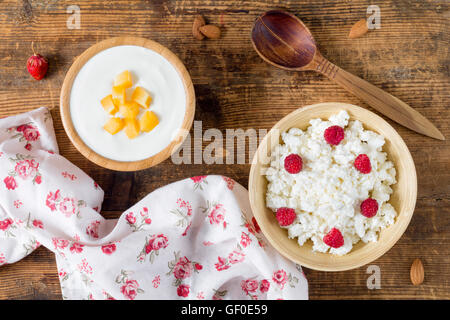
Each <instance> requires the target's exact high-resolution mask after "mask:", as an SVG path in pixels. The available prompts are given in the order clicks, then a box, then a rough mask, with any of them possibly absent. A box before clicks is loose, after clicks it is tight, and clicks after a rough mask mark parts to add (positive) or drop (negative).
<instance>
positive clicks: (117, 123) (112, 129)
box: [103, 118, 125, 135]
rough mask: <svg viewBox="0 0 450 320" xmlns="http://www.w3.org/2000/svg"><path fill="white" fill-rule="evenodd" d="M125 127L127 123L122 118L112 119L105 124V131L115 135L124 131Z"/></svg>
mask: <svg viewBox="0 0 450 320" xmlns="http://www.w3.org/2000/svg"><path fill="white" fill-rule="evenodd" d="M124 126H125V121H124V120H123V119H122V118H111V119H109V120H108V122H106V123H105V125H104V126H103V129H105V130H106V131H108V132H109V133H110V134H113V135H114V134H116V133H117V132H119V131H120V130H122V129H123V127H124Z"/></svg>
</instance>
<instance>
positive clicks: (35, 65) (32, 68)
mask: <svg viewBox="0 0 450 320" xmlns="http://www.w3.org/2000/svg"><path fill="white" fill-rule="evenodd" d="M33 52H34V50H33ZM47 69H48V61H47V59H45V58H44V57H43V56H41V55H40V54H36V53H34V54H33V55H32V56H31V57H30V58H28V61H27V70H28V72H29V73H30V74H31V76H32V77H33V78H35V79H36V80H41V79H42V78H43V77H44V76H45V74H46V73H47Z"/></svg>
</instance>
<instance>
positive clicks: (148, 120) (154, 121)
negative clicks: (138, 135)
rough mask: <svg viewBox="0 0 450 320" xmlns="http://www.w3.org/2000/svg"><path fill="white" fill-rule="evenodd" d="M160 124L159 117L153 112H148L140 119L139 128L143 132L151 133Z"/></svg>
mask: <svg viewBox="0 0 450 320" xmlns="http://www.w3.org/2000/svg"><path fill="white" fill-rule="evenodd" d="M158 123H159V119H158V116H157V115H156V114H155V113H154V112H153V111H146V112H145V113H144V115H143V116H142V117H141V118H140V119H139V126H140V129H141V131H145V132H149V131H151V130H153V128H154V127H156V126H157V125H158Z"/></svg>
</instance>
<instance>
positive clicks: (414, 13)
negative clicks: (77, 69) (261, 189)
mask: <svg viewBox="0 0 450 320" xmlns="http://www.w3.org/2000/svg"><path fill="white" fill-rule="evenodd" d="M73 4H76V5H78V6H79V7H80V9H81V28H80V29H68V28H67V27H66V21H67V19H68V17H69V14H68V13H67V12H66V8H67V7H68V6H69V5H73ZM370 4H373V1H369V0H357V1H356V0H352V1H350V0H344V1H326V2H325V1H312V0H301V1H300V0H299V1H238V0H233V1H168V0H152V1H144V0H142V1H129V0H114V1H88V0H78V1H57V0H3V1H1V2H0V84H1V86H0V116H7V115H13V114H17V113H20V112H24V111H28V110H32V109H34V108H37V107H40V106H47V107H49V108H51V109H52V115H53V119H54V124H55V130H56V135H57V139H58V143H59V146H60V151H61V154H62V155H63V156H65V157H67V158H68V159H69V160H70V161H72V162H73V163H74V164H76V165H77V166H79V167H80V168H81V169H83V170H84V171H86V172H87V174H89V175H90V176H91V177H93V178H94V179H95V180H96V181H98V183H99V184H100V186H101V187H102V188H103V189H104V190H105V201H104V204H103V211H102V214H103V215H104V216H105V217H117V216H118V215H119V214H120V212H121V211H123V210H125V209H126V208H127V207H129V206H130V205H132V204H134V203H135V202H136V201H138V200H140V199H141V198H143V197H144V196H145V195H146V194H147V193H149V192H151V191H152V190H154V189H156V188H158V187H161V186H164V185H166V184H168V183H171V182H174V181H177V180H180V179H183V178H186V177H190V176H194V175H200V174H223V175H227V176H230V177H232V178H233V179H235V180H237V181H238V182H239V183H241V184H242V185H244V186H247V179H248V173H249V169H250V165H248V164H242V165H238V164H235V165H175V164H173V163H172V162H171V161H170V159H169V160H166V161H165V162H163V163H161V164H160V165H158V166H156V167H154V168H151V169H148V170H145V171H140V172H134V173H133V172H130V173H125V172H113V171H110V170H106V169H103V168H100V167H98V166H96V165H94V164H92V163H90V162H89V161H88V160H87V159H85V158H84V157H83V156H82V155H81V154H80V153H78V152H77V150H76V149H75V148H74V147H73V146H72V144H71V143H70V141H69V139H68V137H67V136H66V134H65V132H64V129H63V127H62V124H61V120H60V117H59V110H58V107H59V102H58V101H59V93H60V88H61V85H62V82H63V80H64V76H65V73H66V72H67V70H68V69H69V67H70V65H71V64H72V63H73V61H74V59H75V58H76V57H77V56H78V55H79V54H81V53H82V52H83V51H84V50H86V49H87V48H89V47H90V46H91V45H93V44H95V43H96V42H98V41H101V40H104V39H107V38H109V37H114V36H123V35H133V36H141V37H146V38H149V39H152V40H155V41H158V42H160V43H161V44H163V45H165V46H167V47H168V48H169V49H171V50H172V51H173V52H174V53H175V54H177V55H178V56H179V57H180V59H181V60H182V61H183V62H184V64H185V65H186V67H187V69H188V70H189V72H190V74H191V77H192V80H193V82H194V85H195V92H196V95H197V106H196V114H195V120H201V121H203V130H206V129H208V128H218V129H220V130H222V131H223V132H225V129H227V128H242V129H244V130H246V129H248V128H256V129H259V128H264V129H270V128H271V127H272V126H273V125H274V124H275V123H276V122H277V121H278V120H279V119H280V118H281V117H282V116H284V115H286V114H288V113H289V112H291V111H293V110H295V109H296V108H299V107H301V106H305V105H308V104H313V103H318V102H326V101H340V102H348V103H353V104H356V105H360V106H363V107H368V106H367V105H365V104H364V103H363V102H361V101H360V100H358V99H357V98H356V97H354V96H352V95H350V94H348V93H347V92H346V91H344V90H343V89H341V88H340V87H338V86H337V85H336V84H334V83H332V82H331V81H329V80H327V79H326V78H324V77H322V76H320V75H319V74H316V73H313V72H304V73H292V72H286V71H282V70H279V69H276V68H274V67H272V66H270V65H268V64H266V63H265V62H263V61H262V60H261V59H260V58H259V57H258V56H257V54H256V53H255V52H254V51H253V49H252V46H251V43H250V37H249V36H250V30H251V26H252V23H253V21H254V20H255V18H256V17H257V16H258V15H259V14H260V13H262V12H264V11H266V10H269V9H274V8H279V9H286V10H289V11H290V12H292V13H294V14H296V15H297V16H299V17H300V18H301V19H302V20H303V21H304V22H305V23H306V25H307V26H308V27H309V28H310V29H311V31H312V33H313V34H314V36H315V38H316V40H317V43H318V45H319V48H320V51H321V52H322V53H323V55H324V56H325V57H327V58H329V60H330V61H332V62H333V63H335V64H337V65H339V66H341V67H342V68H344V69H346V70H348V71H350V72H352V73H354V74H356V75H358V76H361V77H363V78H364V79H366V80H368V81H369V82H372V83H374V84H375V85H377V86H379V87H381V88H383V89H385V90H386V91H388V92H389V93H392V94H393V95H395V96H397V97H398V98H400V99H402V100H404V101H405V102H406V103H408V104H409V105H411V106H412V107H413V108H415V109H416V110H418V111H419V112H421V113H422V114H423V115H424V116H426V117H427V118H428V119H430V120H431V121H432V122H433V123H434V124H435V125H436V126H437V127H438V128H439V129H440V130H441V132H442V133H443V134H444V136H446V137H447V140H446V141H438V140H433V139H431V138H426V137H424V136H421V135H419V134H416V133H414V132H412V131H409V130H408V129H405V128H403V127H401V126H399V125H397V124H395V123H394V122H392V121H390V120H389V121H390V123H391V124H392V125H393V126H394V127H395V128H396V129H397V130H398V132H399V133H400V135H401V136H402V137H403V139H404V140H405V142H406V144H407V145H408V147H409V148H410V151H411V153H412V155H413V158H414V161H415V164H416V168H417V175H418V184H419V192H418V199H417V205H416V210H415V213H414V216H413V218H412V221H411V224H410V226H409V227H408V229H407V231H406V233H405V234H404V235H403V237H402V238H401V239H400V241H399V242H398V243H397V244H396V245H395V246H394V247H393V248H392V249H391V250H390V251H389V252H388V253H386V254H385V255H384V256H383V257H381V258H379V259H378V260H377V261H375V262H373V264H374V265H377V266H379V267H380V270H381V289H379V290H369V289H368V288H367V285H366V281H367V278H368V276H369V275H368V274H367V273H366V271H367V266H365V267H361V268H358V269H356V270H351V271H347V272H339V273H327V272H319V271H314V270H309V269H306V270H305V273H306V275H307V277H308V280H309V288H310V298H311V299H374V298H375V299H405V298H408V299H409V298H411V299H450V284H449V279H450V274H449V273H450V272H449V271H450V267H449V266H450V258H449V257H450V249H449V247H450V246H449V240H450V215H449V213H450V192H449V191H450V186H449V181H450V173H449V164H450V148H449V146H450V143H449V140H448V139H449V138H450V127H449V91H450V85H449V65H450V63H449V62H450V58H449V50H448V48H449V29H450V28H449V17H450V11H449V3H448V2H446V1H445V0H442V1H437V0H427V1H407V0H379V1H377V2H376V4H377V5H379V6H380V8H381V29H379V30H376V31H371V32H369V33H368V34H366V35H365V36H363V37H362V38H359V39H354V40H349V39H348V38H347V34H348V32H349V29H350V27H351V26H352V24H353V23H355V22H356V21H358V20H359V19H361V18H364V17H366V8H367V6H368V5H370ZM197 13H201V14H203V15H204V17H205V18H206V19H207V21H209V22H210V23H213V24H217V25H221V27H222V37H221V38H220V39H219V40H204V41H198V40H195V39H194V38H193V37H192V35H191V27H192V21H193V17H194V15H195V14H197ZM31 41H34V42H35V48H36V51H38V52H39V53H41V54H42V55H44V56H46V57H48V58H49V61H50V69H49V73H48V75H47V77H46V78H45V79H44V80H42V81H35V80H34V79H32V78H31V77H30V76H29V75H28V73H27V71H26V67H25V65H26V60H27V58H28V57H29V56H30V55H31V54H32V51H31ZM355 62H356V63H355ZM204 145H207V143H204ZM415 258H420V259H422V261H423V264H424V268H425V281H424V283H423V284H422V285H420V286H413V285H412V284H411V283H410V280H409V268H410V265H411V263H412V261H413V260H414V259H415ZM0 298H2V299H61V293H60V288H59V282H58V276H57V273H56V265H55V260H54V256H53V253H51V252H50V251H48V250H47V249H45V248H39V249H38V250H36V251H35V252H34V253H32V254H31V255H30V256H28V257H27V258H25V259H23V260H22V261H20V262H17V263H15V264H13V265H6V266H2V267H0Z"/></svg>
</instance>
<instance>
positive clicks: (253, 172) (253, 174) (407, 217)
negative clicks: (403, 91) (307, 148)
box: [248, 102, 417, 272]
mask: <svg viewBox="0 0 450 320" xmlns="http://www.w3.org/2000/svg"><path fill="white" fill-rule="evenodd" d="M325 106H328V107H335V108H336V111H339V108H343V107H346V108H347V109H348V110H351V109H353V110H357V111H362V112H367V113H368V114H370V116H371V117H373V118H375V119H376V120H377V121H381V122H383V123H384V125H385V126H386V127H387V128H389V129H390V130H392V131H393V132H394V133H395V135H396V137H395V138H396V139H397V140H398V141H399V143H400V144H402V145H403V147H404V148H405V150H406V151H407V152H406V154H405V155H404V157H402V161H405V162H409V164H410V165H411V166H412V169H413V170H412V172H411V178H412V180H413V181H414V183H413V184H412V185H411V191H412V192H411V198H412V199H413V200H412V202H411V206H410V208H411V209H410V210H409V212H407V214H406V215H405V216H403V220H402V224H401V225H400V229H399V231H398V232H397V233H396V234H395V235H394V236H393V237H392V238H391V239H390V241H389V242H388V244H387V245H385V246H384V248H383V249H382V250H378V252H377V253H376V254H375V255H372V256H365V259H364V258H363V259H361V260H360V261H357V262H355V263H353V264H351V265H344V266H337V267H336V266H333V265H323V264H320V265H319V264H318V265H315V264H312V263H309V262H308V261H306V260H305V259H303V257H299V256H295V255H292V254H291V253H290V252H289V251H288V250H284V248H283V247H282V246H281V245H280V243H279V242H278V241H275V239H273V237H271V236H270V235H271V234H270V232H269V231H268V226H266V222H265V221H262V218H261V217H262V215H263V213H262V212H259V211H258V209H257V207H256V203H257V201H258V200H257V198H256V187H255V186H254V181H256V180H255V177H256V174H257V173H256V167H257V163H258V157H259V153H260V152H261V148H262V146H265V145H266V144H267V141H268V139H270V138H271V137H272V135H273V132H274V130H275V129H277V128H279V127H280V126H281V125H282V124H283V123H284V122H285V121H287V120H288V119H290V118H292V117H294V116H296V115H297V114H299V113H303V112H307V111H309V110H311V109H314V108H318V107H325ZM341 110H342V109H341ZM363 125H365V124H364V123H363ZM371 130H372V129H371ZM374 131H376V130H374ZM385 139H387V140H389V141H391V140H392V139H393V138H392V137H385ZM397 174H398V172H397ZM397 183H398V182H397ZM248 190H249V200H250V207H251V209H252V211H253V215H254V217H255V219H256V220H257V222H258V225H259V227H260V229H261V231H262V233H263V234H264V236H265V237H266V239H267V240H268V241H269V243H270V244H271V245H272V246H273V247H274V248H275V249H276V250H277V251H278V252H279V253H280V254H281V255H282V256H284V257H285V258H287V259H289V260H291V261H293V262H295V263H298V264H300V265H302V266H304V267H307V268H309V269H313V270H318V271H332V272H336V271H346V270H351V269H355V268H359V267H361V266H363V265H366V264H368V263H371V262H372V261H375V260H376V259H378V258H379V257H381V256H382V255H384V254H385V253H386V252H387V251H389V250H390V249H391V248H392V247H393V246H394V245H395V244H396V243H397V241H398V240H399V239H400V238H401V237H402V235H403V234H404V232H405V230H406V228H407V227H408V225H409V223H410V221H411V219H412V216H413V214H414V209H415V205H416V201H417V173H416V169H415V164H414V160H413V158H412V156H411V153H410V152H409V149H408V147H407V145H406V143H405V142H404V140H403V139H402V137H401V136H400V134H399V133H398V132H397V131H396V130H395V129H394V128H393V127H392V126H391V125H390V124H389V123H388V122H387V121H386V120H384V119H383V118H381V117H380V116H378V115H377V114H375V113H373V112H372V111H370V110H367V109H365V108H362V107H359V106H356V105H353V104H349V103H342V102H322V103H317V104H312V105H307V106H304V107H300V108H298V109H296V110H294V111H292V112H290V113H289V114H287V115H286V116H284V117H283V118H282V119H281V120H279V121H278V122H277V123H276V124H275V125H274V126H273V127H272V128H271V129H270V131H269V132H268V133H267V134H266V136H265V137H264V138H263V140H262V141H261V143H260V144H259V146H258V149H257V150H256V153H255V155H254V157H253V160H252V164H251V168H250V174H249V180H248ZM391 197H392V195H391ZM264 208H267V207H266V203H265V197H264ZM398 214H399V213H398ZM398 222H399V220H398V219H396V220H395V222H394V223H393V224H392V225H390V226H389V227H392V226H394V225H395V224H397V223H398ZM286 239H289V238H288V237H287V235H286ZM289 240H293V239H289ZM282 241H284V240H282ZM379 243H380V242H379V241H378V242H376V243H375V244H379ZM364 245H369V244H364ZM299 247H300V246H299ZM315 254H316V253H315ZM317 254H322V255H324V254H326V255H329V257H330V258H331V257H332V258H331V259H330V260H333V259H335V258H338V259H339V258H341V257H346V255H344V256H335V255H331V254H329V253H317Z"/></svg>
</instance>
